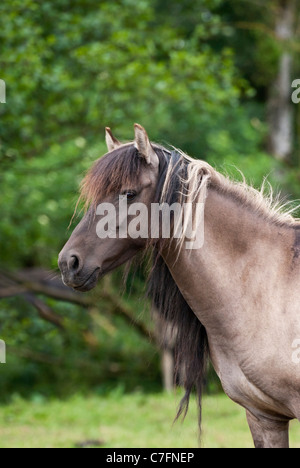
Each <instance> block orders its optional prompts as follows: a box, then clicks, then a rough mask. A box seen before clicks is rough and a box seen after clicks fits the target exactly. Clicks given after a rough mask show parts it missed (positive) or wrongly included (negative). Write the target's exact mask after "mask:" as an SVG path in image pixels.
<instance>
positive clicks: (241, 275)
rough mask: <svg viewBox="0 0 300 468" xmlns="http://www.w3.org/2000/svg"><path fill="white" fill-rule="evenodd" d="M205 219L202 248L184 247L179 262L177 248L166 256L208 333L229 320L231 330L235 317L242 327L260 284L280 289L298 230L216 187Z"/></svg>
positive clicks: (269, 290) (267, 290) (269, 291)
mask: <svg viewBox="0 0 300 468" xmlns="http://www.w3.org/2000/svg"><path fill="white" fill-rule="evenodd" d="M204 222H205V226H204V232H205V235H204V246H203V247H202V248H201V249H199V250H193V251H188V250H185V249H184V248H183V249H182V251H181V253H180V255H179V257H178V260H177V262H176V263H174V252H173V254H172V255H171V254H170V253H166V255H164V259H165V261H166V263H167V265H168V267H169V269H170V271H171V274H172V276H173V278H174V280H175V282H176V284H177V286H178V287H179V289H180V290H181V292H182V294H183V296H184V298H185V299H186V301H187V302H188V303H189V305H190V307H191V308H192V310H193V311H194V313H195V314H196V315H197V316H198V318H199V320H200V321H201V322H202V323H203V325H204V326H205V327H206V329H207V331H208V333H209V331H210V329H214V330H218V328H219V329H220V333H221V332H222V333H223V334H225V335H226V333H225V332H226V325H227V323H229V324H230V326H229V330H228V332H230V333H231V332H232V330H233V327H232V323H233V321H234V322H236V326H238V324H239V323H240V322H241V319H242V314H247V313H248V312H249V311H250V310H251V309H253V307H254V304H255V303H256V304H257V297H258V291H261V290H262V285H263V291H264V293H265V294H266V295H268V294H273V292H272V288H274V289H275V290H276V288H278V284H277V283H278V273H279V271H280V270H282V271H283V272H284V271H285V268H286V269H288V267H289V265H290V262H291V258H290V257H291V255H292V246H293V235H294V233H293V230H292V229H291V228H287V227H278V226H276V225H275V224H274V223H271V222H270V221H266V220H265V219H263V218H262V217H261V216H259V215H258V214H256V213H255V212H254V210H253V212H252V211H251V209H250V208H249V207H248V208H245V207H243V206H242V204H241V203H240V202H239V201H238V200H235V199H234V198H233V197H230V196H228V195H227V196H226V195H224V194H221V193H218V192H217V191H215V190H214V189H210V190H209V191H208V196H207V200H206V206H205V221H204ZM258 306H259V304H258ZM247 309H248V310H247ZM230 333H229V335H230ZM229 335H228V336H227V337H228V338H229Z"/></svg>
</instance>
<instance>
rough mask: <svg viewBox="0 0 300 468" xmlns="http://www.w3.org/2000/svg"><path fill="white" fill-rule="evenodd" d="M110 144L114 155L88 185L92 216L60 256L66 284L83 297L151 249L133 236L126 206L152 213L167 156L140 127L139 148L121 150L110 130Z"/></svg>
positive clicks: (95, 168) (84, 186)
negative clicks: (161, 155) (161, 157)
mask: <svg viewBox="0 0 300 468" xmlns="http://www.w3.org/2000/svg"><path fill="white" fill-rule="evenodd" d="M106 143H107V146H108V151H109V152H108V153H107V154H106V155H105V156H103V157H102V158H101V159H99V160H98V161H97V162H96V163H95V164H94V166H93V167H92V168H91V170H90V171H89V173H88V174H87V176H86V178H85V179H84V181H83V183H82V194H81V196H82V197H83V198H84V199H85V201H86V203H87V205H88V210H87V212H86V214H85V216H84V217H83V219H82V221H81V222H80V223H79V224H78V226H77V227H76V228H75V230H74V232H73V234H72V236H71V238H70V239H69V241H68V242H67V244H66V245H65V246H64V248H63V250H62V251H61V253H60V255H59V268H60V270H61V272H62V276H63V280H64V283H65V284H66V285H68V286H70V287H72V288H74V289H77V290H79V291H89V290H90V289H92V288H94V287H95V286H96V284H97V281H98V279H99V278H100V277H102V276H104V275H105V274H106V273H108V272H109V271H111V270H113V269H115V268H116V267H118V266H120V265H122V264H123V263H125V262H126V261H128V260H130V259H131V258H132V257H133V256H134V255H135V254H136V253H137V252H138V251H139V250H141V249H143V248H145V247H146V245H147V239H146V237H147V236H139V237H138V236H132V235H129V234H128V229H127V228H128V223H129V222H130V220H132V218H133V214H131V216H128V213H127V216H126V217H124V214H123V213H120V211H121V209H122V208H121V207H122V206H123V205H122V203H124V201H125V205H126V212H127V208H128V207H129V206H130V204H133V203H134V204H135V203H141V204H143V206H145V207H150V206H151V203H152V202H154V201H155V198H156V196H157V195H156V194H157V185H158V175H159V166H160V164H159V157H158V154H159V153H162V150H161V149H159V148H156V147H153V145H152V144H151V143H150V141H149V138H148V136H147V133H146V131H145V130H144V129H143V128H142V127H141V126H140V125H137V124H136V125H135V140H134V142H132V143H126V144H121V143H120V142H119V141H118V140H117V139H116V138H114V137H113V135H112V133H111V131H110V129H109V128H107V129H106ZM154 148H156V149H154ZM125 205H124V207H125ZM149 212H150V210H149ZM141 223H142V221H141V219H140V223H139V224H141ZM140 227H141V226H140ZM121 231H122V232H121ZM124 233H125V234H124Z"/></svg>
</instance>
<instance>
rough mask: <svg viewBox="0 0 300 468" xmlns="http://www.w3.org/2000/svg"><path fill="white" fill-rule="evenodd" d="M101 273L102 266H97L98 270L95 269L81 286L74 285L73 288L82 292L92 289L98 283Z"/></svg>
mask: <svg viewBox="0 0 300 468" xmlns="http://www.w3.org/2000/svg"><path fill="white" fill-rule="evenodd" d="M100 273H101V269H100V268H96V270H94V271H93V273H92V274H91V275H90V276H89V277H88V278H87V279H86V280H85V281H84V283H82V284H81V285H79V286H73V289H75V291H80V292H87V291H91V289H94V288H95V287H96V285H97V283H98V279H99V276H100Z"/></svg>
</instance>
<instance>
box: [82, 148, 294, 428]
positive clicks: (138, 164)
mask: <svg viewBox="0 0 300 468" xmlns="http://www.w3.org/2000/svg"><path fill="white" fill-rule="evenodd" d="M154 149H155V151H156V153H157V155H158V158H159V162H160V170H159V179H158V184H157V190H156V200H154V202H159V203H162V202H165V203H169V204H170V205H171V204H173V203H176V202H177V203H178V202H179V203H181V204H182V203H187V202H194V201H197V200H199V199H201V198H202V201H203V202H205V194H206V190H207V189H213V190H217V191H218V192H220V193H223V194H224V195H226V196H229V197H231V198H233V199H235V200H236V201H237V203H240V204H241V205H242V206H243V207H245V209H250V210H252V211H254V212H255V213H257V214H258V216H260V217H263V218H264V219H266V220H267V221H269V222H272V223H276V224H281V225H282V224H284V225H287V226H294V225H295V223H296V221H295V219H294V218H293V217H292V216H291V213H290V211H286V212H284V210H283V207H284V206H283V205H282V204H281V203H279V201H278V199H277V198H274V196H273V192H272V190H270V191H269V193H268V194H266V192H265V184H264V186H263V188H262V189H261V190H260V191H258V190H256V189H254V188H253V187H251V186H249V185H247V184H246V182H245V180H244V179H243V181H242V182H233V181H231V180H230V178H229V177H226V176H223V175H221V174H220V173H218V172H217V171H216V170H214V169H213V168H212V167H211V166H210V165H209V164H208V163H206V162H204V161H199V160H194V159H192V158H190V157H189V156H187V155H186V154H184V153H182V152H180V151H179V150H176V149H175V148H173V149H172V150H168V149H166V148H164V147H162V146H159V145H154ZM145 164H146V163H145V161H144V159H143V158H142V157H140V155H139V153H138V150H137V149H136V148H135V146H134V145H133V143H128V144H126V145H122V146H121V147H119V148H118V149H116V150H114V151H113V152H111V153H108V154H106V155H105V156H104V157H103V158H101V159H100V160H98V161H96V163H95V164H94V166H93V167H92V168H91V170H90V171H89V172H88V174H87V176H86V177H85V179H84V180H83V183H82V187H81V198H82V199H83V200H84V201H85V203H86V206H90V205H91V204H92V205H94V206H96V205H97V204H98V203H99V202H100V200H103V199H105V197H106V196H108V195H109V194H110V193H118V192H120V190H121V188H122V187H123V188H124V187H125V186H126V187H127V188H131V187H132V186H135V185H136V184H138V181H139V177H140V174H141V171H142V169H143V167H145ZM183 239H184V232H183V238H182V239H180V240H179V242H178V243H179V245H178V243H177V247H178V248H180V247H181V246H182V242H183ZM152 248H153V251H154V253H153V265H152V271H151V275H150V281H149V295H150V297H151V299H152V301H153V304H154V306H155V308H156V309H157V310H158V312H159V314H160V315H161V317H162V318H163V321H165V322H166V323H167V324H171V325H172V327H173V329H174V331H175V332H176V350H175V351H176V368H177V371H179V370H180V369H182V368H184V376H185V378H184V382H183V383H184V387H185V390H186V393H185V396H184V398H183V400H182V402H181V405H180V408H179V411H178V415H177V417H178V416H179V415H180V414H182V413H183V414H184V415H185V414H186V412H187V409H188V404H189V398H190V395H191V392H192V390H193V388H194V387H195V388H196V391H197V395H198V401H199V408H200V412H199V414H200V420H201V396H202V388H203V383H204V379H205V370H206V366H207V360H208V340H207V334H206V330H205V328H204V327H203V325H202V324H201V323H200V321H199V320H198V319H197V317H196V316H195V314H194V313H193V311H192V310H191V308H190V307H189V305H188V304H187V302H186V301H185V299H184V298H183V296H182V294H181V292H180V291H179V289H178V287H177V285H176V283H175V281H174V280H173V278H172V276H171V274H170V271H169V269H168V267H167V265H166V263H165V262H164V260H163V257H162V255H161V245H154V246H153V245H152ZM174 255H175V254H174Z"/></svg>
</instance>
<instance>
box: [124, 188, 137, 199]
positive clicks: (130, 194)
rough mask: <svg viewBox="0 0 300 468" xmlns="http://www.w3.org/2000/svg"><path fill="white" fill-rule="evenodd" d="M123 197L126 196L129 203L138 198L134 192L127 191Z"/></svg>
mask: <svg viewBox="0 0 300 468" xmlns="http://www.w3.org/2000/svg"><path fill="white" fill-rule="evenodd" d="M123 195H125V196H126V198H127V200H128V201H133V200H134V199H135V197H136V196H137V193H136V192H135V191H134V190H126V191H125V192H124V193H123Z"/></svg>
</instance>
